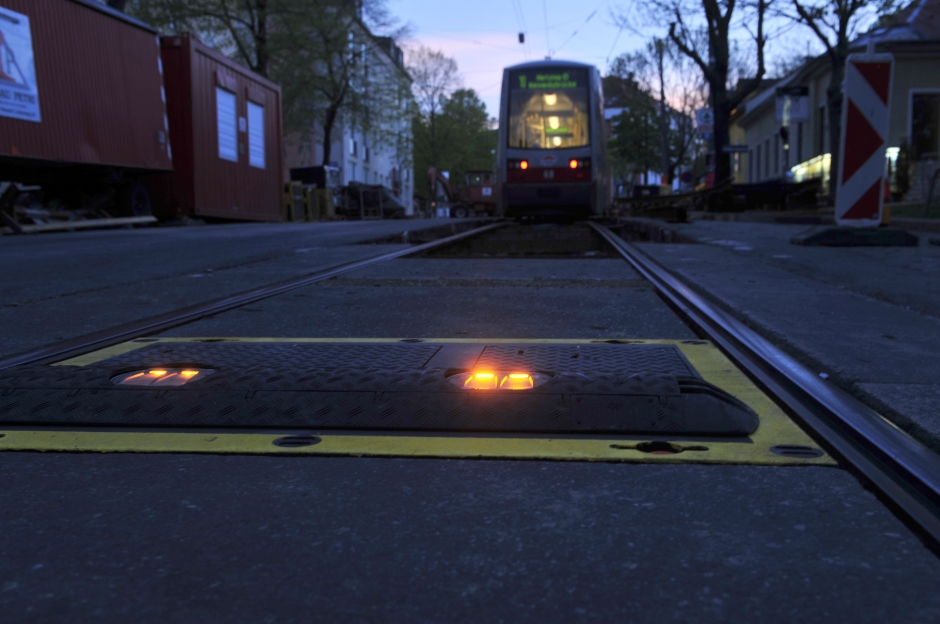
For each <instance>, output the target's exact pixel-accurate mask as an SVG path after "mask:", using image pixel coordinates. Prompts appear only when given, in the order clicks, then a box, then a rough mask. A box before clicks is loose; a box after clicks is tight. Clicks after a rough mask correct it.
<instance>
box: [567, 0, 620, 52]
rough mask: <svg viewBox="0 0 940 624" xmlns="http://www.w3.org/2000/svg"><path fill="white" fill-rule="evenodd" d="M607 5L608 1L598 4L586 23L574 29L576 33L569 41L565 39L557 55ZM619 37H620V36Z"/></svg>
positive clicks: (572, 34)
mask: <svg viewBox="0 0 940 624" xmlns="http://www.w3.org/2000/svg"><path fill="white" fill-rule="evenodd" d="M605 4H607V0H601V3H600V4H598V5H597V6H596V7H595V8H594V10H593V11H591V13H590V14H589V15H588V16H587V18H586V19H585V20H584V22H582V23H581V25H580V26H578V27H577V28H575V29H574V32H573V33H571V35H570V36H569V37H568V38H567V39H565V41H564V43H562V44H561V45H560V46H558V49H557V50H554V52H556V53H557V52H560V51H561V49H562V48H563V47H565V46H566V45H568V42H569V41H571V40H572V39H574V38H575V36H577V34H578V33H579V32H580V31H581V29H582V28H584V27H585V26H587V24H588V22H590V21H591V19H593V17H594V16H595V15H597V12H598V11H599V10H600V8H601V7H602V6H604V5H605ZM618 36H619V35H618Z"/></svg>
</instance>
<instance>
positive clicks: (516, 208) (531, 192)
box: [503, 182, 595, 214]
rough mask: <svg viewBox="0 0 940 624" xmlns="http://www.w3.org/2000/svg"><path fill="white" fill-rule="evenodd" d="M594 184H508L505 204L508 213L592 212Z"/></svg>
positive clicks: (505, 189) (505, 188)
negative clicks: (548, 211)
mask: <svg viewBox="0 0 940 624" xmlns="http://www.w3.org/2000/svg"><path fill="white" fill-rule="evenodd" d="M594 189H595V187H594V183H592V182H559V183H554V184H533V183H527V184H506V185H505V186H504V187H503V202H504V204H505V206H506V210H507V213H509V214H512V213H515V212H530V211H536V210H544V209H549V210H561V211H574V210H584V209H587V210H590V208H591V206H593V205H594V195H595V190H594Z"/></svg>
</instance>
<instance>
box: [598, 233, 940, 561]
mask: <svg viewBox="0 0 940 624" xmlns="http://www.w3.org/2000/svg"><path fill="white" fill-rule="evenodd" d="M589 225H590V226H591V227H592V228H594V230H595V231H597V233H598V234H600V235H601V236H602V237H603V238H604V239H605V240H606V241H607V242H608V243H609V244H610V245H611V246H612V247H614V249H616V250H617V251H618V252H619V253H620V254H621V255H622V256H623V258H624V259H625V260H626V261H627V262H628V263H629V264H630V265H631V266H633V268H634V269H636V271H637V272H639V273H640V275H642V276H643V277H644V278H646V279H647V280H649V281H650V282H651V283H652V284H653V286H654V287H655V288H656V289H657V290H658V291H659V292H660V293H661V294H662V296H663V297H665V298H666V299H667V300H668V301H669V302H670V303H672V304H673V305H674V306H675V307H676V308H678V309H679V310H680V311H681V312H682V313H683V314H684V315H685V316H686V317H687V318H688V320H689V321H690V322H691V323H692V324H693V325H695V326H696V327H697V328H698V329H699V330H700V331H701V332H702V333H703V334H704V335H705V336H707V337H708V338H709V339H711V340H712V341H713V342H714V343H715V344H716V345H718V346H719V348H721V349H722V350H723V351H724V352H725V353H726V354H727V355H728V356H729V357H730V358H731V359H732V360H733V361H735V363H737V364H738V366H740V367H741V368H742V369H743V370H745V371H746V372H747V373H748V374H750V375H751V376H752V377H753V378H754V379H756V380H757V381H758V382H759V383H761V384H762V385H763V386H764V387H765V389H766V390H767V391H768V392H770V393H771V394H772V395H773V396H774V397H775V398H776V399H778V400H779V401H780V402H781V403H783V404H784V406H786V407H787V408H788V409H789V410H790V411H791V412H792V413H793V414H794V415H795V416H796V417H797V418H798V419H800V420H802V421H803V423H804V424H805V425H806V426H807V427H808V428H809V429H811V430H812V431H813V432H815V433H816V435H817V436H818V438H819V439H821V441H822V442H823V443H824V444H826V445H828V446H829V447H830V448H831V449H832V450H833V451H835V453H836V454H837V455H839V456H841V457H842V458H843V459H844V460H845V461H846V462H848V463H849V464H851V465H852V466H854V467H855V468H856V469H857V470H858V471H859V472H860V473H861V474H862V475H864V477H865V478H867V479H868V480H869V481H870V482H871V483H872V484H873V485H874V486H875V487H876V488H877V489H878V490H879V491H880V492H881V493H882V494H883V495H885V496H886V497H887V498H888V499H890V500H891V501H892V502H893V503H894V504H895V505H896V506H897V507H898V508H899V509H900V510H901V511H902V512H903V513H904V514H906V515H907V516H908V517H909V518H910V519H911V520H912V521H913V522H914V523H916V524H917V525H918V526H919V527H920V528H921V529H922V530H923V531H924V532H925V533H926V534H927V535H929V536H930V537H931V538H932V539H933V540H934V542H935V543H940V457H938V456H937V454H936V453H934V452H933V451H931V450H930V449H928V448H927V447H925V446H924V445H922V444H921V443H920V442H918V441H917V440H915V439H913V438H912V437H910V436H909V435H907V434H906V433H905V432H903V431H901V430H900V429H898V428H897V427H896V426H895V425H894V424H892V423H890V422H889V421H887V420H886V419H884V418H883V417H882V416H880V415H879V414H877V413H876V412H874V411H872V410H871V409H870V408H868V406H866V405H864V404H863V403H861V402H860V401H858V400H857V399H855V398H854V397H852V396H850V395H849V394H847V393H846V392H844V391H842V390H841V389H839V388H837V387H836V386H834V385H833V384H831V383H829V382H827V381H825V380H824V379H822V378H820V377H819V376H818V375H817V374H815V373H814V372H813V371H811V370H810V369H808V368H807V367H805V366H803V365H802V364H800V363H799V362H797V361H796V360H795V359H794V358H792V357H790V356H789V355H787V354H786V353H784V352H783V351H781V350H780V349H779V348H777V347H775V346H774V345H773V344H771V343H770V342H769V341H767V340H766V339H764V338H763V337H761V336H760V335H758V334H757V333H756V332H754V331H753V330H751V329H750V328H748V327H747V326H745V325H744V324H743V323H741V322H740V321H738V320H737V319H735V318H733V317H732V316H730V315H728V314H727V313H725V312H724V311H722V310H720V309H718V308H717V307H715V306H714V305H712V304H711V303H709V302H708V301H707V300H706V299H705V298H704V297H702V296H701V295H700V294H699V293H697V292H696V291H694V290H693V289H692V288H690V287H689V286H688V285H687V284H686V283H684V282H683V281H681V280H680V279H678V278H676V277H675V276H673V275H672V274H671V273H669V272H668V271H667V270H666V269H665V268H663V267H662V266H661V265H659V264H658V263H657V262H655V261H654V260H653V259H651V258H650V257H648V256H647V255H645V254H644V253H642V252H641V251H640V250H639V249H637V248H636V247H635V246H633V245H631V244H629V243H627V242H626V241H624V240H623V239H621V238H620V237H619V236H617V235H616V234H614V233H613V232H611V231H610V230H609V229H608V228H606V227H604V226H603V225H599V224H597V223H593V222H592V223H590V224H589Z"/></svg>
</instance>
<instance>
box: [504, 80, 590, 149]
mask: <svg viewBox="0 0 940 624" xmlns="http://www.w3.org/2000/svg"><path fill="white" fill-rule="evenodd" d="M588 93H589V91H588V72H587V70H585V69H567V68H564V69H561V68H559V69H546V70H527V71H515V72H511V73H510V75H509V147H515V148H521V149H565V148H569V147H583V146H586V145H589V144H590V138H589V137H590V134H589V133H588V113H589V111H590V108H589V105H588Z"/></svg>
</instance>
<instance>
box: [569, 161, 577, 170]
mask: <svg viewBox="0 0 940 624" xmlns="http://www.w3.org/2000/svg"><path fill="white" fill-rule="evenodd" d="M568 166H569V167H571V168H572V169H577V168H578V161H577V160H575V159H571V162H570V163H568Z"/></svg>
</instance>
